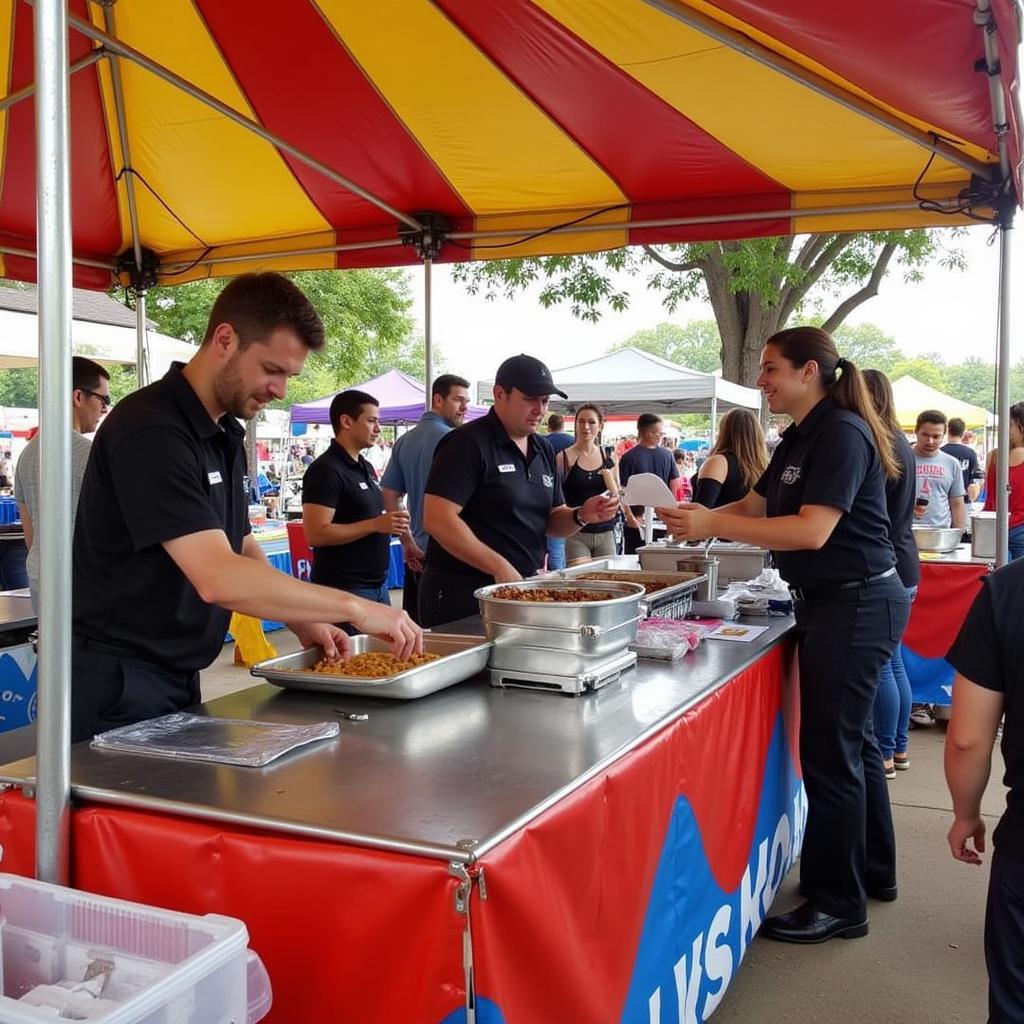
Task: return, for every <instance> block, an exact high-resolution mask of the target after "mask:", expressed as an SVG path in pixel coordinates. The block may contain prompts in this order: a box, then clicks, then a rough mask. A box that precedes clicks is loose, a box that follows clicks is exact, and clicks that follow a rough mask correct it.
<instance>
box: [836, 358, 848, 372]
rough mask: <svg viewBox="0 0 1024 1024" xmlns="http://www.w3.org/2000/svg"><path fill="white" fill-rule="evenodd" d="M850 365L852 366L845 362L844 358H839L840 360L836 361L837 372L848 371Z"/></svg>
mask: <svg viewBox="0 0 1024 1024" xmlns="http://www.w3.org/2000/svg"><path fill="white" fill-rule="evenodd" d="M849 365H850V364H849V362H847V360H845V359H844V358H843V357H842V356H840V357H839V358H838V359H837V360H836V369H837V370H843V371H845V370H846V368H847V367H848V366H849Z"/></svg>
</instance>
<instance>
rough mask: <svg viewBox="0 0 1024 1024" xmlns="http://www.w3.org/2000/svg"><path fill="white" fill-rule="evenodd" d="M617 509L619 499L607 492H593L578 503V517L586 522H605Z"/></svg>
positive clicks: (612, 517) (612, 516) (611, 517)
mask: <svg viewBox="0 0 1024 1024" xmlns="http://www.w3.org/2000/svg"><path fill="white" fill-rule="evenodd" d="M618 511H619V499H618V498H613V497H612V496H611V495H609V494H595V495H594V496H593V497H590V498H587V500H586V501H585V502H583V504H582V505H580V518H581V519H582V520H583V521H584V522H586V523H607V522H608V521H609V520H611V519H614V518H615V514H616V512H618Z"/></svg>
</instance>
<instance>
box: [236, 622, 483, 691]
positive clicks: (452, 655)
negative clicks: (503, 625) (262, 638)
mask: <svg viewBox="0 0 1024 1024" xmlns="http://www.w3.org/2000/svg"><path fill="white" fill-rule="evenodd" d="M349 640H350V642H351V645H352V653H353V654H364V653H366V652H367V651H389V650H390V649H391V647H390V645H389V644H388V643H387V642H386V641H384V640H378V639H377V638H376V637H373V636H362V635H360V636H353V637H349ZM423 650H424V651H426V652H427V653H428V654H437V655H439V657H438V660H437V661H431V662H428V663H427V664H426V665H417V666H416V667H415V668H410V669H407V670H406V671H405V672H399V673H398V674H397V675H393V676H384V677H382V678H380V679H366V678H363V677H362V676H335V675H330V676H328V675H323V674H322V673H319V672H303V671H302V670H303V669H307V668H312V666H313V665H315V664H316V663H317V662H318V661H319V660H320V659H321V658H322V657H323V651H322V650H321V649H320V648H319V647H307V648H306V649H305V650H303V651H298V652H297V653H296V654H285V655H283V656H282V657H280V658H270V659H268V660H267V661H261V662H259V664H257V665H253V667H252V668H251V669H250V670H249V671H250V672H251V673H252V674H253V675H254V676H259V677H260V678H262V679H266V680H267V681H268V682H271V683H274V684H275V685H276V686H282V687H285V688H286V689H290V690H320V691H321V692H323V693H344V694H349V695H354V696H359V697H387V698H389V699H391V700H415V699H416V698H417V697H426V696H427V694H429V693H436V692H437V691H438V690H443V689H444V688H445V687H447V686H454V685H455V684H456V683H461V682H462V681H463V680H465V679H469V678H470V677H471V676H475V675H477V674H478V673H480V672H483V670H484V669H485V668H487V658H488V656H489V655H490V653H491V641H490V640H485V639H484V638H483V637H479V636H460V635H458V634H455V633H424V634H423Z"/></svg>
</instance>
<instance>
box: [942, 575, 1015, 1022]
mask: <svg viewBox="0 0 1024 1024" xmlns="http://www.w3.org/2000/svg"><path fill="white" fill-rule="evenodd" d="M946 658H947V660H948V661H950V662H951V663H952V665H953V667H954V668H955V669H956V671H957V675H956V678H955V680H954V682H953V714H952V717H951V718H950V722H949V732H948V733H947V734H946V781H947V782H948V783H949V791H950V793H951V794H952V796H953V815H954V821H953V825H952V827H951V828H950V830H949V848H950V851H951V852H952V854H953V856H954V857H955V858H956V859H957V860H961V861H963V862H964V863H965V864H980V863H981V857H980V856H978V854H979V853H982V852H984V850H985V831H986V829H985V822H984V820H983V819H982V817H981V797H982V794H983V793H984V791H985V786H986V784H987V783H988V777H989V773H990V771H991V769H992V747H993V746H994V744H995V740H996V736H997V735H998V732H999V723H1000V721H1001V720H1002V722H1003V741H1002V751H1003V760H1004V761H1005V763H1006V775H1005V776H1004V779H1003V781H1004V782H1005V784H1006V785H1007V786H1008V787H1009V790H1010V791H1009V793H1008V794H1007V796H1006V813H1005V814H1004V815H1003V816H1002V818H1001V819H1000V821H999V824H998V826H997V827H996V830H995V833H994V834H993V836H992V841H993V845H994V847H995V852H994V853H993V854H992V871H991V874H990V876H989V884H988V906H987V908H986V911H985V961H986V963H987V964H988V980H989V992H988V998H989V1018H988V1019H989V1021H990V1022H991V1024H1011V1022H1014V1024H1015V1022H1018V1021H1022V1020H1024V705H1022V703H1021V702H1022V701H1024V676H1022V675H1021V665H1024V559H1021V560H1018V561H1015V562H1010V563H1009V565H1006V566H1004V567H1003V568H1002V569H1000V570H999V571H998V572H996V573H993V574H992V575H991V576H989V577H987V578H986V579H985V580H984V581H983V582H982V588H981V592H980V593H979V594H978V596H977V597H976V598H975V599H974V604H973V605H972V606H971V610H970V612H969V613H968V615H967V619H966V620H965V622H964V624H963V626H962V628H961V630H960V635H959V636H958V637H957V639H956V643H954V644H953V647H952V649H951V650H950V652H949V653H948V654H947V655H946ZM1004 716H1005V717H1004ZM972 846H973V848H972Z"/></svg>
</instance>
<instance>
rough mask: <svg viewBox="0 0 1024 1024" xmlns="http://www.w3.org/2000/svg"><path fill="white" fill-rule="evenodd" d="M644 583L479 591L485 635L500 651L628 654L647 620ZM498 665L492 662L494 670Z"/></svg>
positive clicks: (566, 583) (540, 582) (548, 581)
mask: <svg viewBox="0 0 1024 1024" xmlns="http://www.w3.org/2000/svg"><path fill="white" fill-rule="evenodd" d="M643 596H644V588H643V587H642V586H640V584H638V583H621V582H612V581H594V582H590V581H588V582H587V583H586V584H585V585H582V586H581V585H580V583H578V582H577V581H575V580H563V579H555V578H553V577H550V576H549V577H543V578H541V577H538V578H535V579H532V580H522V581H521V582H518V583H496V584H492V585H491V586H487V587H481V588H480V589H479V590H477V591H476V597H477V600H478V601H479V602H480V617H481V618H482V619H483V623H484V632H485V633H486V634H487V637H488V639H490V640H493V641H494V643H495V645H496V646H497V645H501V646H503V647H504V646H509V645H512V646H520V647H538V648H546V649H548V650H554V651H569V652H571V653H573V654H580V655H584V656H588V657H600V656H603V655H607V654H613V653H615V652H616V651H619V650H623V649H624V648H625V647H626V645H627V644H628V643H629V641H630V640H632V639H633V634H634V633H635V632H636V624H637V623H638V622H639V621H640V619H641V613H640V600H641V598H643ZM493 664H494V661H493V659H492V667H493Z"/></svg>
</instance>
